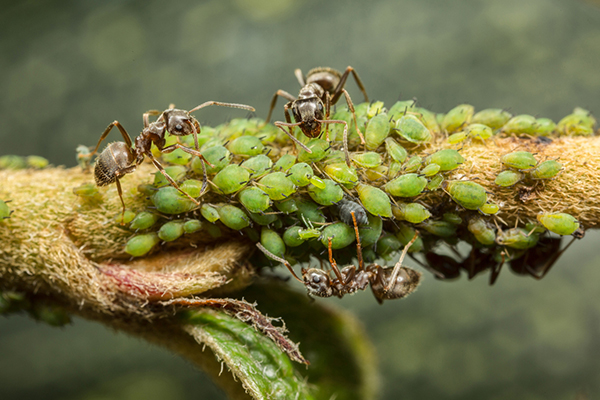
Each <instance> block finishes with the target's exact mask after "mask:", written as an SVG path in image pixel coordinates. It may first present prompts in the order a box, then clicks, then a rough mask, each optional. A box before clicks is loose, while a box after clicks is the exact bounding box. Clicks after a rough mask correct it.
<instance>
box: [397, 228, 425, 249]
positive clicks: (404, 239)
mask: <svg viewBox="0 0 600 400" xmlns="http://www.w3.org/2000/svg"><path fill="white" fill-rule="evenodd" d="M415 233H417V231H416V230H415V228H413V227H412V226H408V225H404V224H400V227H399V228H398V231H397V232H396V238H397V239H398V240H399V241H400V243H401V244H402V246H406V245H408V244H409V243H410V241H411V240H412V239H413V238H414V237H415ZM424 247H425V245H424V243H423V238H421V235H419V236H418V237H417V240H415V241H414V243H413V244H412V246H410V247H409V249H408V252H409V253H418V252H419V251H421V250H423V248H424Z"/></svg>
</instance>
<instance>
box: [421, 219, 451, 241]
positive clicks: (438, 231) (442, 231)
mask: <svg viewBox="0 0 600 400" xmlns="http://www.w3.org/2000/svg"><path fill="white" fill-rule="evenodd" d="M419 227H421V228H423V229H425V230H426V231H427V232H429V233H431V234H432V235H435V236H439V237H443V238H449V237H453V236H455V235H456V229H457V226H456V225H454V224H452V223H450V222H446V221H442V220H438V221H431V220H428V221H424V222H421V224H420V225H419Z"/></svg>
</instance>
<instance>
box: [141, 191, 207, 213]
mask: <svg viewBox="0 0 600 400" xmlns="http://www.w3.org/2000/svg"><path fill="white" fill-rule="evenodd" d="M184 193H185V192H184ZM150 199H151V200H152V203H153V204H154V205H155V206H156V208H157V210H158V211H160V212H161V213H163V214H173V215H175V214H182V213H186V212H189V211H192V210H193V209H195V208H196V207H198V206H197V205H196V203H195V202H193V201H191V200H190V199H189V197H187V194H186V197H184V196H183V195H182V194H181V192H180V191H179V189H177V188H175V187H173V186H165V187H163V188H160V189H159V190H158V191H157V192H156V193H154V194H153V195H152V196H151V197H150Z"/></svg>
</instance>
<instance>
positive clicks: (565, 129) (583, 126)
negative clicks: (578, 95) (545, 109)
mask: <svg viewBox="0 0 600 400" xmlns="http://www.w3.org/2000/svg"><path fill="white" fill-rule="evenodd" d="M595 125H596V118H594V117H593V116H592V114H591V113H590V112H589V111H587V110H584V109H583V108H579V107H577V108H575V109H574V110H573V113H572V114H569V115H567V116H566V117H564V118H563V119H561V120H560V121H559V122H558V124H557V125H556V129H557V130H558V131H559V132H560V133H562V134H565V135H572V136H589V135H593V134H594V126H595Z"/></svg>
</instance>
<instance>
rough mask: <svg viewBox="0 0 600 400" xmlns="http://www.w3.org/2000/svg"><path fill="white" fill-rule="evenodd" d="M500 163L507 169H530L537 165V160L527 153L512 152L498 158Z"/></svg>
mask: <svg viewBox="0 0 600 400" xmlns="http://www.w3.org/2000/svg"><path fill="white" fill-rule="evenodd" d="M500 162H501V163H502V164H504V165H506V166H507V167H509V168H514V169H519V170H522V169H531V168H535V166H536V165H537V160H536V159H535V157H534V156H533V154H531V153H530V152H528V151H513V152H512V153H508V154H505V155H503V156H502V157H500Z"/></svg>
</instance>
